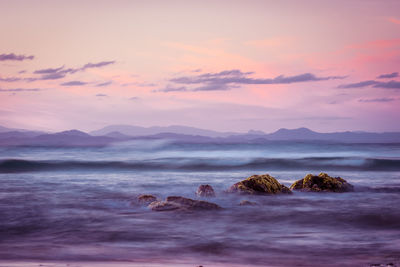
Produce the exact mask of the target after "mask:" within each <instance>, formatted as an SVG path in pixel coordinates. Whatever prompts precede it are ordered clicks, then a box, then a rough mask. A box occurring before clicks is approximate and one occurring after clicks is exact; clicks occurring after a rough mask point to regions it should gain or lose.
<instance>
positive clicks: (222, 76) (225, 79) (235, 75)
mask: <svg viewBox="0 0 400 267" xmlns="http://www.w3.org/2000/svg"><path fill="white" fill-rule="evenodd" d="M250 74H253V72H242V71H240V70H225V71H221V72H218V73H205V74H201V75H198V76H190V77H178V78H173V79H170V81H171V82H174V83H181V84H197V83H213V84H229V83H236V84H289V83H297V82H310V81H324V80H331V79H343V78H345V77H343V76H327V77H317V76H315V75H314V74H312V73H304V74H300V75H295V76H287V77H286V76H284V75H280V76H277V77H275V78H272V79H271V78H267V79H259V78H250V77H248V75H250Z"/></svg>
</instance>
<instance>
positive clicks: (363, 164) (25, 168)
mask: <svg viewBox="0 0 400 267" xmlns="http://www.w3.org/2000/svg"><path fill="white" fill-rule="evenodd" d="M86 169H87V170H107V169H110V170H153V171H157V170H183V171H216V170H245V169H251V170H257V169H264V170H265V169H269V170H359V171H400V159H377V158H351V157H311V158H299V159H282V158H256V159H250V160H238V159H234V160H229V159H215V158H206V159H205V158H160V159H152V160H144V161H57V160H42V161H40V160H38V161H36V160H22V159H5V160H1V161H0V173H13V172H35V171H57V170H60V171H67V170H86Z"/></svg>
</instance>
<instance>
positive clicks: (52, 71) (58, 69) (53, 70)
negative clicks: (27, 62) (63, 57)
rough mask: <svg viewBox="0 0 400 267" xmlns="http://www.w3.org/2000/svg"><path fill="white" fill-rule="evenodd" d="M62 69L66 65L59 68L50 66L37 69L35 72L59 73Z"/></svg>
mask: <svg viewBox="0 0 400 267" xmlns="http://www.w3.org/2000/svg"><path fill="white" fill-rule="evenodd" d="M62 69H64V66H61V67H59V68H48V69H41V70H35V71H34V72H33V73H34V74H49V73H57V72H60V71H61V70H62Z"/></svg>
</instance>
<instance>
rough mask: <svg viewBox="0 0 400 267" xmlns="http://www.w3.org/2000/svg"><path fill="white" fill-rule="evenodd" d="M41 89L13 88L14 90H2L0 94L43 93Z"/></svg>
mask: <svg viewBox="0 0 400 267" xmlns="http://www.w3.org/2000/svg"><path fill="white" fill-rule="evenodd" d="M41 90H42V89H40V88H12V89H1V88H0V92H37V91H41Z"/></svg>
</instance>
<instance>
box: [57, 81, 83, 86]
mask: <svg viewBox="0 0 400 267" xmlns="http://www.w3.org/2000/svg"><path fill="white" fill-rule="evenodd" d="M86 84H87V83H85V82H81V81H70V82H65V83H62V84H61V85H62V86H81V85H86Z"/></svg>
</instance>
